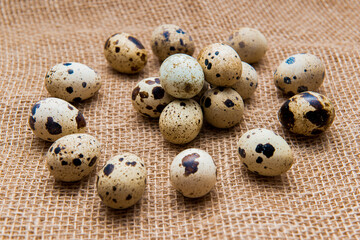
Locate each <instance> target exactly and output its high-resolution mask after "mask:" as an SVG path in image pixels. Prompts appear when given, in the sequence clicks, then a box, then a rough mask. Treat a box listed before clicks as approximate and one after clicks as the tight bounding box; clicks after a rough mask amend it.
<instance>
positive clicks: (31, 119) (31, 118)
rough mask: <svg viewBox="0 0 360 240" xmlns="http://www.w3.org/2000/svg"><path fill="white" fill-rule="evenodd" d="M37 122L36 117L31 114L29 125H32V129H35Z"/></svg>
mask: <svg viewBox="0 0 360 240" xmlns="http://www.w3.org/2000/svg"><path fill="white" fill-rule="evenodd" d="M35 122H36V120H35V118H33V117H32V116H30V117H29V125H30V128H31V129H32V130H35Z"/></svg>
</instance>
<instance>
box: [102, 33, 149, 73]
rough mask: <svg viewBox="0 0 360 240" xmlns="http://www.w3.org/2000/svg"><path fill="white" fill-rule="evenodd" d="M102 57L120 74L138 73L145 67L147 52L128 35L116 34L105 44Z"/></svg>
mask: <svg viewBox="0 0 360 240" xmlns="http://www.w3.org/2000/svg"><path fill="white" fill-rule="evenodd" d="M104 55H105V58H106V60H107V61H108V62H109V64H110V66H111V67H112V68H114V69H115V70H117V71H118V72H121V73H128V74H133V73H138V72H140V71H141V70H142V69H143V68H144V67H145V65H146V62H147V58H148V55H147V51H146V49H145V47H144V46H143V45H142V44H141V42H140V41H139V40H138V39H136V38H135V37H133V36H132V35H130V34H128V33H116V34H114V35H112V36H111V37H109V38H108V39H107V40H106V42H105V47H104Z"/></svg>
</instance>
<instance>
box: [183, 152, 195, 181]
mask: <svg viewBox="0 0 360 240" xmlns="http://www.w3.org/2000/svg"><path fill="white" fill-rule="evenodd" d="M199 157H200V155H199V154H197V153H192V154H189V155H187V156H185V157H184V158H183V159H182V161H181V162H182V165H183V166H184V167H185V173H184V175H185V176H189V175H190V174H194V173H196V172H197V170H198V165H199V162H198V161H195V160H196V158H199Z"/></svg>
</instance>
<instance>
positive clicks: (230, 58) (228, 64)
mask: <svg viewBox="0 0 360 240" xmlns="http://www.w3.org/2000/svg"><path fill="white" fill-rule="evenodd" d="M197 60H198V62H199V63H200V65H201V67H202V69H203V70H204V74H205V80H206V81H207V82H208V83H210V84H212V85H215V86H221V87H230V86H232V85H234V84H235V83H236V81H237V80H239V79H240V77H241V72H242V64H241V59H240V57H239V55H238V54H237V52H236V51H235V50H234V49H233V48H232V47H230V46H228V45H225V44H222V43H214V44H210V45H208V46H206V47H204V48H203V49H202V50H201V51H200V53H199V56H198V58H197Z"/></svg>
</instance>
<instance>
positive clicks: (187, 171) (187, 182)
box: [170, 148, 217, 198]
mask: <svg viewBox="0 0 360 240" xmlns="http://www.w3.org/2000/svg"><path fill="white" fill-rule="evenodd" d="M216 173H217V172H216V165H215V163H214V160H213V159H212V157H211V156H210V155H209V154H208V153H207V152H205V151H203V150H201V149H196V148H190V149H186V150H184V151H182V152H181V153H179V154H178V155H177V156H176V157H175V158H174V160H173V162H172V163H171V166H170V182H171V184H172V185H173V186H174V188H175V189H176V190H178V191H179V192H180V193H182V194H183V195H184V196H185V197H189V198H198V197H202V196H204V195H206V194H207V193H209V192H210V191H211V189H212V188H213V187H214V186H215V183H216Z"/></svg>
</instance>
